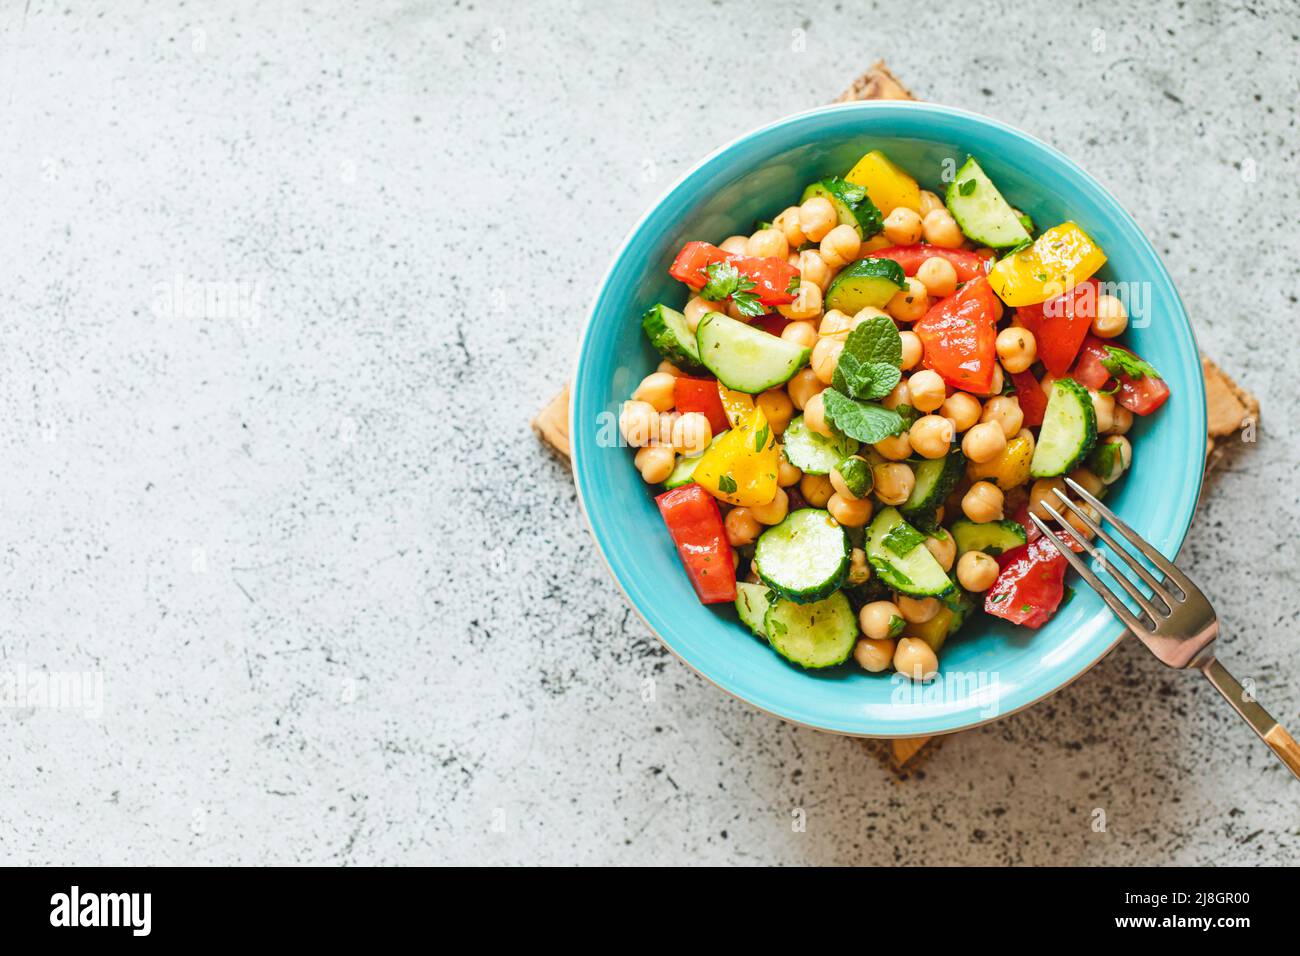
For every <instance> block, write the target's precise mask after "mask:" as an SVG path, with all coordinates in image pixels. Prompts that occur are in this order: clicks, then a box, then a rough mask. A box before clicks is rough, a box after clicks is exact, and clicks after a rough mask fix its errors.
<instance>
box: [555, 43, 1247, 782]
mask: <svg viewBox="0 0 1300 956" xmlns="http://www.w3.org/2000/svg"><path fill="white" fill-rule="evenodd" d="M914 99H916V97H915V96H913V95H912V93H911V91H910V90H908V89H907V87H905V86H904V85H903V84H902V83H900V82H899V81H898V78H897V77H896V76H894V74H893V73H891V72H890V70H889V67H887V66H886V65H885V61H884V60H880V61H878V62H877V63H876V64H875V65H873V66H872V67H871V69H869V70H867V72H866V73H863V74H862V75H861V76H860V77H858V78H857V79H856V80H854V81H853V85H852V86H850V87H849V88H848V89H847V90H845V91H844V92H843V93H842V94H841V95H840V96H839V98H838V99H837V100H836V102H837V103H843V102H849V101H851V100H914ZM1201 366H1202V369H1203V370H1204V372H1205V403H1206V412H1207V416H1206V418H1207V422H1208V427H1207V429H1206V430H1207V431H1208V433H1209V435H1208V438H1209V445H1208V451H1209V453H1210V454H1209V457H1208V459H1207V461H1206V467H1207V468H1212V467H1213V466H1214V465H1215V464H1216V463H1217V462H1218V461H1219V460H1221V458H1222V457H1223V455H1224V452H1225V450H1226V448H1227V447H1228V446H1227V443H1225V442H1224V441H1223V439H1226V438H1227V436H1229V435H1232V434H1234V433H1239V432H1240V433H1242V434H1243V436H1244V435H1245V434H1246V433H1247V431H1249V433H1250V434H1251V435H1253V428H1254V425H1255V423H1257V422H1258V420H1259V401H1258V400H1257V399H1256V398H1255V396H1253V395H1251V394H1250V393H1249V392H1247V391H1246V390H1245V389H1243V388H1242V387H1241V386H1239V385H1238V384H1237V383H1236V382H1234V381H1233V380H1232V379H1231V378H1229V377H1228V376H1227V375H1226V374H1224V372H1223V370H1222V369H1220V368H1219V366H1217V365H1215V364H1214V362H1213V361H1211V360H1210V359H1208V358H1206V357H1205V356H1202V357H1201ZM532 426H533V430H534V431H535V432H537V435H538V437H539V438H541V440H542V441H543V442H545V443H546V444H547V445H549V446H550V447H551V448H553V449H554V450H555V451H556V452H558V453H559V454H560V455H562V456H564V458H565V459H566V460H567V459H568V457H569V386H567V385H565V386H564V388H562V389H561V390H560V393H559V394H558V395H556V396H555V397H554V398H553V399H551V401H550V402H549V403H548V404H547V405H546V407H545V408H543V409H542V410H541V411H540V412H538V413H537V414H536V415H535V416H534V417H533V420H532ZM936 739H938V738H933V737H907V738H902V739H898V740H872V741H867V742H866V744H867V747H868V749H869V750H870V751H871V752H872V753H874V754H875V755H876V756H877V757H879V758H880V759H881V760H882V761H883V762H885V763H886V764H887V765H888V766H890V767H891V768H892V769H893V770H894V771H895V772H898V773H899V774H900V775H901V774H903V773H904V772H906V773H908V774H910V773H911V772H913V771H914V770H915V769H916V767H917V766H918V758H919V756H920V755H921V754H922V753H929V752H931V751H932V750H934V746H933V745H932V744H931V741H934V740H936Z"/></svg>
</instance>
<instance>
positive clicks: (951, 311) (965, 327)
mask: <svg viewBox="0 0 1300 956" xmlns="http://www.w3.org/2000/svg"><path fill="white" fill-rule="evenodd" d="M1000 314H1001V306H1000V305H999V304H998V301H997V298H996V297H995V296H994V295H993V291H992V290H991V289H990V288H989V284H988V281H987V280H986V279H984V278H983V277H982V276H981V277H980V278H977V279H975V280H973V281H971V282H968V283H966V285H964V286H962V288H961V290H960V291H958V292H957V294H956V295H950V296H948V298H946V299H942V300H940V301H939V302H938V303H936V304H935V305H933V306H931V307H930V310H929V311H928V312H926V313H925V315H923V316H922V317H921V318H920V320H918V321H917V322H916V323H915V324H914V325H913V326H912V331H913V332H915V333H916V334H917V335H918V336H919V337H920V339H921V344H922V346H924V348H925V358H924V362H925V365H926V367H927V368H931V369H933V370H934V371H936V372H938V373H939V375H940V377H942V378H943V380H944V381H945V382H946V383H947V384H949V385H951V386H952V387H953V388H958V389H961V390H962V391H966V392H973V393H975V394H976V395H987V394H989V390H990V389H991V388H992V386H993V369H994V366H995V365H996V364H997V359H998V355H997V335H998V333H997V321H998V316H999V315H1000Z"/></svg>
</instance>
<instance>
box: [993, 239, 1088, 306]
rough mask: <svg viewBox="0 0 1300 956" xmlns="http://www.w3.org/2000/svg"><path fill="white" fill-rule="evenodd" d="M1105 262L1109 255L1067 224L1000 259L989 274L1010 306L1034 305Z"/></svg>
mask: <svg viewBox="0 0 1300 956" xmlns="http://www.w3.org/2000/svg"><path fill="white" fill-rule="evenodd" d="M1105 262H1106V254H1105V253H1104V252H1102V251H1101V247H1099V246H1098V245H1097V244H1096V243H1095V242H1093V241H1092V239H1091V238H1090V237H1089V236H1088V234H1087V233H1086V232H1084V231H1083V230H1082V229H1080V228H1079V227H1078V226H1077V225H1076V224H1075V223H1072V222H1064V223H1062V224H1061V225H1059V226H1053V227H1052V228H1051V229H1049V230H1047V231H1046V232H1045V233H1043V234H1042V235H1041V236H1039V237H1038V238H1037V239H1035V240H1034V244H1033V245H1031V246H1029V247H1027V248H1025V249H1022V250H1020V251H1019V252H1012V253H1011V254H1010V255H1008V256H1007V257H1006V258H1005V259H1001V260H999V261H998V262H997V264H995V265H994V266H993V269H992V270H991V271H990V272H989V282H990V283H991V284H992V286H993V291H994V292H996V293H997V294H998V296H999V297H1000V298H1001V299H1002V301H1003V302H1005V303H1006V304H1007V305H1011V306H1017V307H1019V306H1022V305H1033V304H1034V303H1036V302H1045V301H1046V300H1048V299H1051V298H1054V297H1056V296H1058V295H1061V294H1063V293H1065V292H1068V291H1069V290H1070V289H1073V288H1074V287H1075V286H1076V285H1078V284H1079V283H1080V282H1082V281H1083V280H1084V279H1087V278H1090V277H1091V276H1092V275H1093V273H1095V272H1096V271H1097V270H1098V269H1100V268H1101V267H1102V266H1103V265H1104V264H1105Z"/></svg>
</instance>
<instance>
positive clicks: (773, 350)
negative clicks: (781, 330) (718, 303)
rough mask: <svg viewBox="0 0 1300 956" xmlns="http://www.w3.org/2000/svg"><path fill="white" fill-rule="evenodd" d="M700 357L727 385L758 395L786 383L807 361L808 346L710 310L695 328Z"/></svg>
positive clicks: (706, 366) (719, 379)
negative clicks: (805, 346) (769, 333)
mask: <svg viewBox="0 0 1300 956" xmlns="http://www.w3.org/2000/svg"><path fill="white" fill-rule="evenodd" d="M695 340H696V342H697V343H698V345H699V349H700V361H701V362H703V363H704V367H705V368H707V369H708V370H709V371H710V372H712V373H713V374H714V375H716V376H718V381H719V382H721V383H722V384H723V385H726V386H727V387H728V388H734V389H738V390H739V391H742V392H749V393H750V394H751V395H757V394H758V393H759V392H765V391H767V390H768V389H769V388H776V387H777V386H778V385H784V384H785V383H786V382H788V381H789V380H790V378H791V377H792V376H793V375H794V373H795V372H797V371H799V369H801V368H803V367H804V366H805V365H807V364H808V356H809V354H811V353H810V352H809V350H808V349H806V348H804V347H803V346H801V345H796V344H795V343H793V342H790V341H788V340H786V339H782V338H777V337H776V336H775V335H768V334H767V333H766V332H764V331H762V330H761V329H756V328H753V327H751V326H749V325H746V324H745V323H744V322H740V321H738V320H736V319H733V318H731V317H729V316H726V315H723V314H722V313H721V312H710V313H709V314H708V315H706V316H704V318H702V319H700V324H699V326H698V327H696V329H695Z"/></svg>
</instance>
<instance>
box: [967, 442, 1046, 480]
mask: <svg viewBox="0 0 1300 956" xmlns="http://www.w3.org/2000/svg"><path fill="white" fill-rule="evenodd" d="M1033 457H1034V439H1033V436H1032V435H1029V434H1024V435H1017V436H1016V437H1015V438H1012V439H1011V440H1010V441H1008V442H1007V447H1006V448H1004V449H1002V452H1001V453H1000V454H999V455H997V457H995V458H993V459H991V460H989V461H986V462H984V463H983V464H976V463H975V462H973V461H972V462H971V463H970V464H968V465H967V466H966V477H967V478H969V479H970V480H971V481H983V480H985V479H992V480H993V483H994V484H995V485H997V486H998V487H999V488H1001V489H1002V490H1003V491H1010V490H1011V489H1012V488H1016V487H1019V486H1020V485H1023V484H1024V483H1025V482H1026V481H1028V480H1029V463H1030V461H1032V460H1033Z"/></svg>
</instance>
